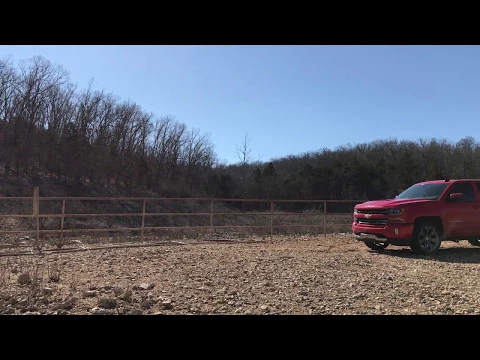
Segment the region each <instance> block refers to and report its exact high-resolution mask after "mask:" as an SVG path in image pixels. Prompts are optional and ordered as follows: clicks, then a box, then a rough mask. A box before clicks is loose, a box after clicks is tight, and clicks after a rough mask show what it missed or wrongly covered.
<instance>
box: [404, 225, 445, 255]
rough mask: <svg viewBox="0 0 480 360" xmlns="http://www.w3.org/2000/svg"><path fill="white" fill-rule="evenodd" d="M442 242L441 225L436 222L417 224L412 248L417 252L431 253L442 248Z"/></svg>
mask: <svg viewBox="0 0 480 360" xmlns="http://www.w3.org/2000/svg"><path fill="white" fill-rule="evenodd" d="M441 243H442V238H441V230H440V226H438V224H436V223H435V222H430V221H429V222H421V223H418V224H416V225H415V229H414V231H413V236H412V241H411V244H410V248H411V249H412V251H413V252H415V253H417V254H423V255H430V254H434V253H435V252H437V251H438V249H440V245H441Z"/></svg>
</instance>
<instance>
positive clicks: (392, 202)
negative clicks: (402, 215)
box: [355, 199, 432, 209]
mask: <svg viewBox="0 0 480 360" xmlns="http://www.w3.org/2000/svg"><path fill="white" fill-rule="evenodd" d="M431 201H432V200H427V199H388V200H374V201H367V202H364V203H362V204H358V205H357V206H355V209H369V208H391V207H396V206H402V205H408V204H418V203H427V202H431Z"/></svg>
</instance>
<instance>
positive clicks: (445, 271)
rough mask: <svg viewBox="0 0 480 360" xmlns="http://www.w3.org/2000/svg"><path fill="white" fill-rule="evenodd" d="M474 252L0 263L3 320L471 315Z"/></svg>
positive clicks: (208, 252)
mask: <svg viewBox="0 0 480 360" xmlns="http://www.w3.org/2000/svg"><path fill="white" fill-rule="evenodd" d="M479 262H480V248H474V247H472V246H471V245H469V244H468V243H467V242H461V243H459V244H450V243H445V244H444V245H443V246H442V249H441V250H440V252H439V253H438V254H437V255H436V256H434V257H430V258H427V257H422V256H417V255H413V254H412V253H411V251H410V250H409V249H408V248H401V247H392V248H391V249H387V250H386V251H385V252H383V253H374V252H371V251H369V250H368V249H367V248H366V247H365V246H364V245H363V244H361V243H357V242H356V241H355V240H353V239H352V237H351V236H348V235H336V236H328V237H326V238H324V237H323V236H320V237H301V238H289V239H285V238H284V239H281V238H275V239H274V240H273V241H270V240H267V241H264V242H260V241H257V242H250V243H213V244H212V243H206V244H202V243H188V242H184V243H177V244H168V245H162V246H154V247H145V248H138V247H137V248H116V249H108V250H89V251H83V252H71V253H63V254H48V255H44V256H38V255H34V256H33V255H32V256H16V257H13V256H6V257H1V258H0V289H1V290H0V313H3V314H476V313H480V296H479V295H480V277H479V270H478V268H479V266H478V263H479Z"/></svg>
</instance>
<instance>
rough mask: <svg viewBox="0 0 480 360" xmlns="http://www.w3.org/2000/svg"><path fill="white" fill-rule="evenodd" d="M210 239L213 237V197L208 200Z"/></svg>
mask: <svg viewBox="0 0 480 360" xmlns="http://www.w3.org/2000/svg"><path fill="white" fill-rule="evenodd" d="M209 236H210V240H212V239H213V199H212V200H210V234H209Z"/></svg>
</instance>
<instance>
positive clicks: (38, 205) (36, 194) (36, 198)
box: [33, 186, 40, 250]
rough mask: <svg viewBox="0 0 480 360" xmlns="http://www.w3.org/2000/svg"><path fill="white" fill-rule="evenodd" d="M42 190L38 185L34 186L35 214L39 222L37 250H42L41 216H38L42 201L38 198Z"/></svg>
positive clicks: (36, 241)
mask: <svg viewBox="0 0 480 360" xmlns="http://www.w3.org/2000/svg"><path fill="white" fill-rule="evenodd" d="M39 194H40V191H39V189H38V186H35V187H34V188H33V216H34V217H35V219H36V222H37V233H36V237H35V247H36V248H37V250H40V217H39V216H38V215H39V213H40V201H39V199H38V197H39Z"/></svg>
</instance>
